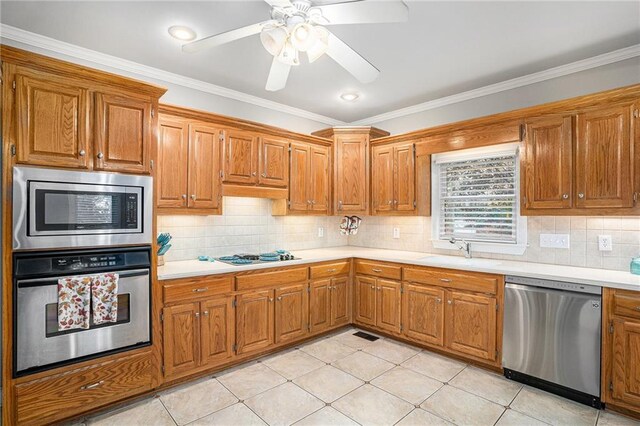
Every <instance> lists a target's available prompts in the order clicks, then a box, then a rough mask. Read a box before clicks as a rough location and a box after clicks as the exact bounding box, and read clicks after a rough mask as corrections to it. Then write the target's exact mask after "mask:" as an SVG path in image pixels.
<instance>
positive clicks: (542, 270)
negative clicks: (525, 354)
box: [158, 246, 640, 291]
mask: <svg viewBox="0 0 640 426" xmlns="http://www.w3.org/2000/svg"><path fill="white" fill-rule="evenodd" d="M293 254H294V255H295V256H297V257H300V258H301V259H299V260H290V261H283V262H278V263H277V264H273V263H260V264H257V265H240V266H235V265H229V264H226V263H222V262H218V261H215V262H201V261H199V260H183V261H176V262H167V263H165V265H164V266H160V267H158V279H160V280H169V279H175V278H186V277H194V276H202V275H216V274H225V273H230V272H240V271H251V270H259V269H268V268H273V267H275V266H279V267H282V266H292V265H303V264H308V263H316V262H324V261H328V260H337V259H345V258H350V257H358V258H362V259H370V260H381V261H387V262H397V263H405V264H409V265H419V266H433V267H440V268H449V269H460V270H465V271H475V272H487V273H493V274H501V275H517V276H521V277H529V278H542V279H548V280H557V281H565V282H574V283H580V284H591V285H596V286H600V287H611V288H620V289H627V290H638V291H640V275H633V274H631V273H630V272H625V271H611V270H607V269H594V268H578V267H575V266H562V265H549V264H545V263H532V262H514V261H509V260H497V259H480V258H474V259H470V260H467V259H464V258H462V257H459V256H441V255H433V254H429V253H422V252H412V251H400V250H385V249H373V248H365V247H353V246H342V247H330V248H320V249H312V250H295V251H294V252H293Z"/></svg>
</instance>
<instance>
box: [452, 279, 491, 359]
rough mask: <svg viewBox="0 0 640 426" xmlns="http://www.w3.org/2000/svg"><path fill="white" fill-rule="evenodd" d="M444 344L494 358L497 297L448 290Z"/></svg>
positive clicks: (479, 356) (487, 357) (481, 356)
mask: <svg viewBox="0 0 640 426" xmlns="http://www.w3.org/2000/svg"><path fill="white" fill-rule="evenodd" d="M446 297H447V305H446V314H445V322H446V332H445V336H446V339H445V346H446V347H447V348H448V349H451V350H453V351H456V352H458V353H462V354H467V355H472V356H474V357H477V358H482V359H486V360H488V361H494V360H495V359H496V358H497V355H498V354H497V351H496V325H497V322H496V306H497V305H496V299H495V297H493V296H484V295H478V294H471V293H464V292H458V291H447V295H446Z"/></svg>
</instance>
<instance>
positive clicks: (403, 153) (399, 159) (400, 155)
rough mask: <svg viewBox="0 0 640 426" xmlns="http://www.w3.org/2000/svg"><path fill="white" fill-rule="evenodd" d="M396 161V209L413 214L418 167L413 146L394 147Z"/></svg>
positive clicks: (394, 201) (394, 198) (394, 200)
mask: <svg viewBox="0 0 640 426" xmlns="http://www.w3.org/2000/svg"><path fill="white" fill-rule="evenodd" d="M393 159H394V165H395V167H394V178H393V182H394V197H393V204H394V208H395V210H397V211H400V212H412V211H414V210H415V209H416V207H415V204H414V202H415V200H416V195H415V191H416V166H415V159H414V151H413V144H404V145H398V146H394V147H393Z"/></svg>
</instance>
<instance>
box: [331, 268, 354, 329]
mask: <svg viewBox="0 0 640 426" xmlns="http://www.w3.org/2000/svg"><path fill="white" fill-rule="evenodd" d="M350 295H351V286H350V285H349V277H341V278H332V279H331V313H330V320H329V323H330V325H331V327H338V326H340V325H345V324H349V323H350V322H351V297H350Z"/></svg>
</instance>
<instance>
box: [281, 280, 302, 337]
mask: <svg viewBox="0 0 640 426" xmlns="http://www.w3.org/2000/svg"><path fill="white" fill-rule="evenodd" d="M308 296H309V293H308V292H307V283H302V284H294V285H290V286H286V287H281V288H278V289H276V290H275V298H276V308H275V336H276V343H281V342H287V341H290V340H297V339H299V338H301V337H303V336H304V335H305V334H307V332H308V324H307V322H308V318H309V299H308Z"/></svg>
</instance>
